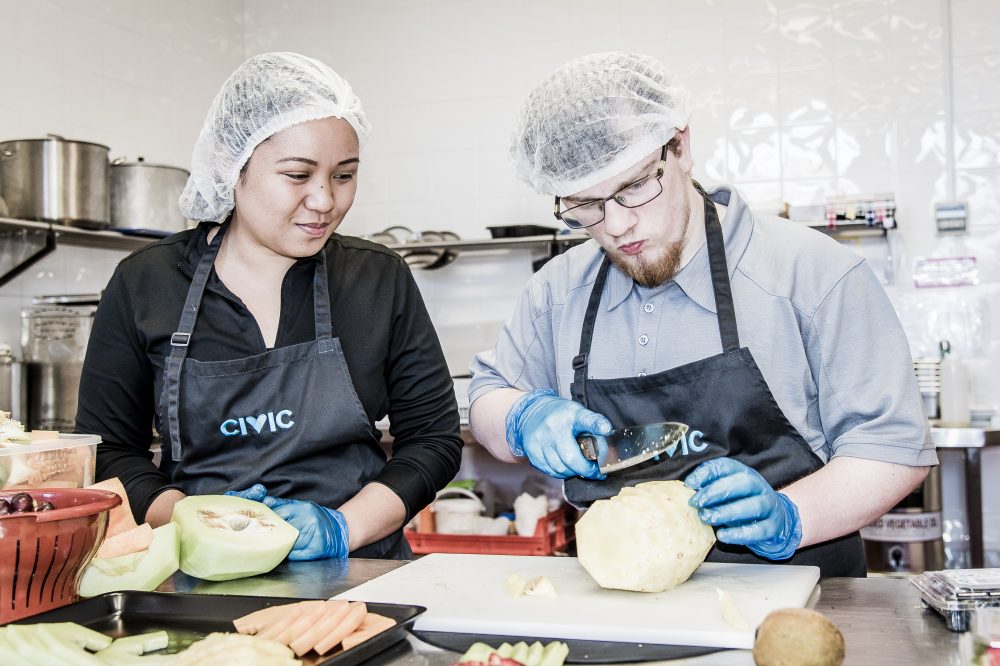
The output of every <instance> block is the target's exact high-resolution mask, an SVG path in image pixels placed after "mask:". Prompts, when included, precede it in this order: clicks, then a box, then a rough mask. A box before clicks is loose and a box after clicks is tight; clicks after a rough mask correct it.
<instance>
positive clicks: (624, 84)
mask: <svg viewBox="0 0 1000 666" xmlns="http://www.w3.org/2000/svg"><path fill="white" fill-rule="evenodd" d="M686 100H687V95H686V93H685V91H684V90H683V89H682V88H681V87H680V86H679V85H677V83H676V82H675V81H673V80H672V79H671V77H670V76H669V75H668V74H667V73H666V72H665V71H664V69H663V67H662V65H660V64H659V63H658V62H656V61H655V60H653V59H652V58H649V57H647V56H641V55H635V54H628V53H602V54H595V55H591V56H586V57H583V58H580V59H577V60H574V61H572V62H570V63H568V64H566V65H564V66H563V67H561V68H559V69H558V70H556V72H555V73H554V74H552V75H551V76H550V77H549V78H548V79H546V80H545V81H544V82H543V83H542V84H541V85H540V86H538V88H536V89H535V90H534V91H533V92H532V93H531V95H530V96H529V98H528V100H527V102H526V103H525V105H524V108H523V109H522V112H521V116H520V120H519V123H518V126H517V129H516V131H515V133H514V138H513V142H512V147H511V156H512V161H513V162H514V164H515V166H516V168H517V170H518V174H519V176H520V177H521V178H522V179H523V180H525V181H526V182H528V183H529V184H530V185H532V186H533V187H534V188H535V189H536V190H537V191H539V192H541V193H545V194H550V195H555V197H556V199H555V205H556V209H555V214H556V217H557V218H559V219H561V220H562V221H563V222H564V223H565V224H566V225H567V226H569V227H571V228H574V229H583V230H585V231H586V233H588V234H589V235H590V236H591V238H592V240H591V241H588V242H586V243H584V244H582V245H580V246H577V247H575V248H573V249H572V250H570V251H569V252H567V253H566V254H564V255H561V256H559V257H556V258H555V259H553V260H552V261H550V262H549V263H548V264H546V265H545V267H544V268H543V269H542V270H541V271H539V272H538V273H537V274H535V275H534V276H533V277H532V279H531V281H530V283H529V284H528V287H527V289H526V290H525V292H524V294H523V296H522V298H521V301H520V303H519V305H518V307H517V308H516V310H515V312H514V314H513V315H512V317H511V319H510V321H509V322H508V323H507V325H506V327H505V328H504V330H503V332H502V334H501V336H500V340H499V341H498V343H497V345H496V348H495V349H494V350H493V351H492V352H486V353H482V354H480V355H479V356H477V358H476V359H475V361H474V362H473V368H472V369H473V371H474V373H475V375H474V377H473V379H472V382H471V384H470V387H469V395H470V401H471V403H472V409H471V415H470V425H471V427H472V431H473V433H474V434H475V436H476V438H477V440H478V441H480V442H481V443H483V444H484V445H485V446H487V447H488V448H489V449H490V451H491V452H492V453H493V454H494V455H495V456H496V457H497V458H499V459H501V460H506V461H511V462H514V461H520V460H523V459H524V458H527V459H528V461H529V462H530V463H531V464H532V465H534V466H535V467H536V468H538V469H540V470H541V471H543V472H545V473H546V474H549V475H551V476H554V477H557V478H562V479H565V481H564V489H565V493H566V497H567V499H569V500H570V501H571V502H573V503H574V504H576V505H578V506H586V505H588V504H589V503H590V502H593V501H594V500H597V499H601V498H605V497H610V496H612V495H615V494H616V493H617V492H618V491H619V490H620V489H621V488H622V487H624V486H628V485H634V484H636V483H639V482H641V481H647V480H652V479H681V480H683V481H684V482H685V483H686V484H687V485H688V486H690V487H691V488H693V489H695V490H696V491H697V492H696V493H695V495H694V496H693V497H692V498H691V504H692V505H693V506H695V507H697V508H698V509H699V515H700V517H701V519H702V520H703V521H704V522H706V523H707V524H709V525H712V526H713V527H715V528H717V530H716V531H717V536H718V539H719V542H720V543H718V544H717V546H716V548H715V549H714V550H713V552H712V553H711V554H710V555H709V560H714V561H726V562H762V561H763V562H771V561H773V562H790V563H794V564H809V565H816V566H819V567H820V568H821V572H822V575H823V576H863V575H865V572H866V569H865V562H864V553H863V548H862V543H861V538H860V536H859V533H858V529H859V528H860V527H862V526H863V525H866V524H868V523H870V522H871V521H872V520H874V519H875V518H877V517H879V516H881V515H883V514H884V513H886V512H887V511H888V510H889V509H890V508H891V507H892V506H893V505H895V504H896V503H897V502H898V501H899V500H900V499H901V498H902V497H903V496H905V495H906V494H907V493H908V492H910V491H911V490H912V489H913V488H914V487H916V486H917V485H918V484H919V483H920V482H921V481H922V480H923V479H924V477H925V476H926V474H927V472H928V466H930V465H934V464H935V463H936V456H935V453H934V449H933V445H932V444H931V441H930V437H929V430H928V426H927V422H926V419H925V416H924V413H923V408H922V403H921V399H920V395H919V392H918V390H917V386H916V379H915V376H914V374H913V370H912V361H911V358H910V356H909V351H908V346H907V343H906V339H905V337H904V334H903V331H902V329H901V327H900V325H899V321H898V319H897V318H896V316H895V313H894V312H893V309H892V307H891V304H890V302H889V300H888V298H887V297H886V294H885V292H884V290H883V289H882V286H881V285H880V284H879V282H878V280H877V279H876V278H875V277H874V275H873V274H872V272H871V270H870V269H869V268H868V266H867V265H866V264H865V263H864V261H863V260H862V259H861V258H860V257H858V256H857V255H855V254H854V253H852V252H850V251H849V250H847V249H846V248H844V247H842V246H841V245H839V244H838V243H836V242H835V241H833V240H831V239H829V238H827V237H826V236H825V235H823V234H820V233H817V232H815V231H813V230H810V229H807V228H804V227H801V226H799V225H796V224H793V223H790V222H787V221H783V220H779V219H778V218H775V217H770V216H764V215H757V214H754V213H752V212H751V211H750V210H749V209H748V208H747V206H746V204H745V203H744V202H743V200H742V199H741V198H740V195H739V194H738V193H737V192H736V190H735V189H733V188H730V187H719V188H716V189H714V190H712V191H711V192H709V193H705V192H704V191H703V190H702V188H701V186H700V185H698V183H697V182H695V181H693V180H692V177H691V171H692V167H693V161H692V158H691V135H690V130H689V129H688V127H687V119H688V111H687V106H686ZM668 420H669V421H682V422H684V423H687V424H689V426H690V430H689V433H688V436H687V437H686V438H685V440H684V441H683V442H682V443H681V447H680V448H679V450H678V451H677V453H676V454H675V455H673V456H670V457H668V456H662V458H663V459H661V460H653V461H650V462H648V463H645V464H643V465H640V466H637V467H632V468H629V469H627V470H621V471H618V472H614V473H612V474H611V475H609V476H607V477H605V476H603V475H602V474H601V473H600V471H599V469H598V467H597V464H596V463H594V462H591V461H589V460H587V459H586V458H585V457H584V456H583V454H582V452H581V450H580V447H579V445H578V444H577V442H576V439H575V437H576V435H578V434H581V433H584V432H589V433H593V434H596V435H598V436H603V435H607V434H609V433H610V431H611V429H612V427H623V426H627V425H635V424H644V423H653V422H658V421H668ZM598 441H599V443H600V444H601V445H602V446H603V447H604V448H605V449H606V442H605V441H604V440H603V437H598ZM779 491H780V492H779Z"/></svg>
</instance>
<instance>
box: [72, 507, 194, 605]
mask: <svg viewBox="0 0 1000 666" xmlns="http://www.w3.org/2000/svg"><path fill="white" fill-rule="evenodd" d="M179 567H180V528H178V527H177V525H176V524H175V523H167V524H166V525H161V526H160V527H157V528H156V529H155V530H153V540H152V542H151V543H150V544H149V548H148V549H146V551H145V552H142V553H131V554H129V555H122V556H120V557H113V558H110V559H99V558H95V559H93V560H91V561H90V564H88V565H87V567H86V568H85V569H84V570H83V575H82V576H81V577H80V589H79V592H80V595H81V596H84V597H96V596H97V595H99V594H104V593H105V592H116V591H118V590H142V591H144V592H151V591H153V590H155V589H156V588H157V587H159V585H160V583H162V582H163V581H165V580H166V579H167V578H169V577H170V576H171V575H173V574H174V572H176V571H177V569H178V568H179Z"/></svg>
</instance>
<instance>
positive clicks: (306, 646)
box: [288, 599, 350, 657]
mask: <svg viewBox="0 0 1000 666" xmlns="http://www.w3.org/2000/svg"><path fill="white" fill-rule="evenodd" d="M349 610H350V606H349V605H348V604H347V602H346V601H343V600H340V599H330V600H328V601H327V602H326V613H325V614H324V615H323V617H322V619H320V621H319V622H317V623H316V624H314V625H313V626H311V627H310V628H309V629H306V631H305V632H304V633H303V634H302V635H301V636H299V637H298V638H295V639H294V640H292V642H291V644H290V645H289V646H288V647H290V648H292V651H293V652H295V656H296V657H301V656H302V655H304V654H305V653H306V652H309V650H311V649H313V646H315V645H316V644H317V643H319V642H320V640H322V639H323V637H324V636H326V635H327V634H329V633H330V632H331V631H333V630H334V629H335V628H336V627H337V626H338V625H339V624H340V623H341V622H343V621H344V618H345V617H347V612H348V611H349Z"/></svg>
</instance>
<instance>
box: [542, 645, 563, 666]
mask: <svg viewBox="0 0 1000 666" xmlns="http://www.w3.org/2000/svg"><path fill="white" fill-rule="evenodd" d="M568 656H569V646H568V645H566V644H565V643H563V642H561V641H552V642H551V643H549V644H548V645H546V646H545V652H544V653H543V654H542V661H541V662H540V663H539V665H538V666H562V664H563V662H565V661H566V657H568Z"/></svg>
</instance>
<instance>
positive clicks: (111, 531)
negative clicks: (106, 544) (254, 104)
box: [87, 476, 138, 557]
mask: <svg viewBox="0 0 1000 666" xmlns="http://www.w3.org/2000/svg"><path fill="white" fill-rule="evenodd" d="M87 487H88V488H93V489H95V490H109V491H111V492H113V493H115V494H116V495H118V496H119V497H121V498H122V503H121V504H119V505H118V506H116V507H115V508H113V509H111V511H110V512H109V513H108V531H107V532H106V533H105V535H104V538H105V539H107V538H109V537H113V536H115V535H116V534H121V533H122V532H127V531H129V530H133V529H135V528H136V527H138V525H137V524H136V522H135V518H134V517H133V516H132V507H131V506H130V505H129V503H128V493H126V492H125V486H123V485H122V482H121V481H119V480H118V477H117V476H116V477H115V478H113V479H108V480H107V481H100V482H98V483H95V484H93V485H90V486H87ZM98 557H100V555H98Z"/></svg>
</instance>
